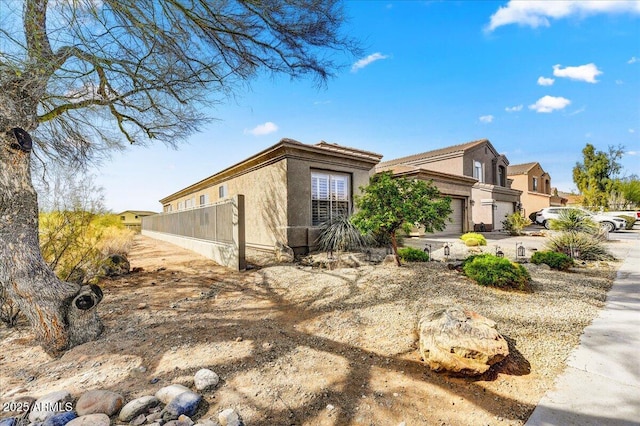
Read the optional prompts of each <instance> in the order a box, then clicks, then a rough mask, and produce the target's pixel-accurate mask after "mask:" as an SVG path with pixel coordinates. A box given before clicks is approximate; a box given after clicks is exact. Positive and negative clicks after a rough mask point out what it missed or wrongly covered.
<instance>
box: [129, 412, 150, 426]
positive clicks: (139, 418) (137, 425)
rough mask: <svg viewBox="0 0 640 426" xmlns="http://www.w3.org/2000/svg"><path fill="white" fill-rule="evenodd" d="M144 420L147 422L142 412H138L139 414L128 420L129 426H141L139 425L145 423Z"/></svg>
mask: <svg viewBox="0 0 640 426" xmlns="http://www.w3.org/2000/svg"><path fill="white" fill-rule="evenodd" d="M146 422H147V416H145V415H144V414H140V415H138V416H136V417H134V419H133V420H131V421H130V422H129V424H130V425H131V426H141V425H143V424H145V423H146Z"/></svg>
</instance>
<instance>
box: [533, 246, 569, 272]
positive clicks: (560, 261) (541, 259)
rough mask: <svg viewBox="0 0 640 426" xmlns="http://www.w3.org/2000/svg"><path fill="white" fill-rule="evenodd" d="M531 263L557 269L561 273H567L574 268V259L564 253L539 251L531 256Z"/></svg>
mask: <svg viewBox="0 0 640 426" xmlns="http://www.w3.org/2000/svg"><path fill="white" fill-rule="evenodd" d="M531 263H535V264H536V265H539V264H541V263H544V264H545V265H549V267H550V268H551V269H557V270H559V271H566V270H567V269H569V268H570V267H571V266H573V259H572V258H571V257H569V256H567V255H566V254H564V253H559V252H557V251H547V250H545V251H537V252H535V253H534V254H533V256H531Z"/></svg>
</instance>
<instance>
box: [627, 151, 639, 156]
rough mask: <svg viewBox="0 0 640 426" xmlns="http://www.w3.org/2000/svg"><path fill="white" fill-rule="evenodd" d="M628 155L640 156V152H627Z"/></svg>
mask: <svg viewBox="0 0 640 426" xmlns="http://www.w3.org/2000/svg"><path fill="white" fill-rule="evenodd" d="M626 154H627V155H638V154H640V152H638V151H627V152H626Z"/></svg>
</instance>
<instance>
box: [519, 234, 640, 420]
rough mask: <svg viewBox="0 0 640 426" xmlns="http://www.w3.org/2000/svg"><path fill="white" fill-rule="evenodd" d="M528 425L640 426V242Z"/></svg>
mask: <svg viewBox="0 0 640 426" xmlns="http://www.w3.org/2000/svg"><path fill="white" fill-rule="evenodd" d="M638 237H639V235H637V234H636V235H635V240H634V241H633V242H632V244H630V248H629V249H628V252H627V253H615V254H616V255H617V256H620V257H623V256H624V257H625V260H624V262H623V264H622V265H621V267H620V270H619V271H618V276H617V278H616V280H615V281H614V284H613V287H612V288H611V290H610V291H609V293H608V294H607V301H606V305H605V307H604V309H602V310H601V311H600V313H599V315H598V316H597V317H596V318H595V319H594V320H593V323H592V324H591V325H589V326H588V327H587V328H585V330H584V333H583V335H582V337H581V339H580V344H579V345H578V347H577V348H576V349H575V350H574V351H573V352H572V353H571V355H570V356H569V358H568V360H567V368H566V369H565V371H564V372H563V373H562V374H561V375H560V376H558V378H557V379H556V382H555V385H554V388H553V389H552V390H551V391H549V392H548V393H547V394H546V395H545V396H544V397H543V398H542V399H541V400H540V402H539V403H538V406H537V407H536V409H535V410H534V411H533V414H532V415H531V417H530V418H529V420H528V421H527V423H526V425H529V426H542V425H554V426H569V425H576V426H577V425H580V426H586V425H602V426H622V425H640V239H639V238H638Z"/></svg>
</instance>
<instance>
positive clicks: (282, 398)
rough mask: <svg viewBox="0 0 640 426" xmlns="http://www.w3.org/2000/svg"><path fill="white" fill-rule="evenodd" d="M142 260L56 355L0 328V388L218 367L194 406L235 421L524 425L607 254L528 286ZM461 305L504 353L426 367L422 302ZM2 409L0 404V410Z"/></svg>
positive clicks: (568, 344) (434, 271) (122, 385)
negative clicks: (488, 364)
mask: <svg viewBox="0 0 640 426" xmlns="http://www.w3.org/2000/svg"><path fill="white" fill-rule="evenodd" d="M130 261H131V266H132V267H137V268H142V270H141V271H139V272H135V273H131V274H129V275H126V276H123V277H120V278H116V279H111V280H105V281H103V282H102V283H101V286H102V287H103V290H104V294H105V298H104V300H103V302H102V304H101V305H100V312H101V317H102V318H103V320H104V323H105V326H106V329H105V332H104V333H103V335H102V336H101V338H100V339H99V340H97V341H95V342H91V343H88V344H85V345H82V346H79V347H76V348H74V349H72V350H70V351H68V352H67V353H66V354H65V355H63V356H62V357H61V358H58V359H52V358H50V357H49V356H47V355H46V354H45V353H44V352H43V351H42V350H41V349H40V348H39V347H38V346H36V345H34V343H33V342H32V340H31V338H32V336H31V334H30V332H29V330H28V328H26V327H24V326H22V327H18V328H13V329H8V328H6V327H4V326H0V343H1V348H2V350H1V351H0V366H1V368H0V399H2V401H5V399H3V398H2V397H3V395H4V394H6V393H7V392H8V391H11V390H14V389H16V388H23V391H22V392H21V393H18V394H17V396H20V395H31V396H41V395H43V394H45V393H47V392H50V391H54V390H60V389H67V390H69V391H71V393H72V394H73V395H74V396H76V397H77V396H79V394H80V393H82V391H84V390H89V389H97V388H102V389H109V390H114V391H116V392H119V393H121V394H122V395H124V396H125V400H127V401H128V400H130V399H133V398H135V397H138V396H142V395H149V394H153V393H155V392H156V391H157V390H158V389H159V388H160V387H163V386H166V385H168V384H171V383H182V384H185V385H187V386H189V385H192V384H193V374H194V373H195V372H196V371H197V370H198V369H200V368H210V369H211V370H213V371H215V372H216V373H218V374H219V375H220V377H221V383H220V384H219V385H218V387H217V388H216V389H215V390H213V391H211V392H206V393H204V397H205V400H206V404H204V406H203V408H202V410H201V411H200V413H199V414H198V416H199V417H200V418H208V417H215V416H216V415H217V413H218V412H219V411H221V410H223V409H225V408H229V407H232V408H235V409H236V411H237V412H239V413H240V415H241V416H242V417H243V418H244V420H245V423H246V424H247V425H251V426H254V425H263V426H267V425H270V426H271V425H399V424H401V422H405V424H406V425H411V426H413V425H521V424H523V423H524V421H526V419H527V418H528V416H529V415H530V413H531V411H532V410H533V408H534V407H535V404H536V403H537V401H538V400H539V399H540V398H541V397H542V395H543V394H544V393H545V391H546V390H548V389H549V388H550V386H551V385H552V383H553V379H554V378H555V377H556V376H557V375H558V374H559V372H561V371H562V369H563V367H564V360H565V359H566V357H567V356H568V354H569V352H570V351H571V350H572V349H573V347H575V345H576V344H577V342H578V340H579V336H580V334H581V332H582V329H583V328H584V327H585V326H586V325H587V324H588V323H589V322H590V321H591V319H592V318H593V317H594V316H595V315H596V313H597V311H598V309H599V308H600V307H601V306H602V304H603V301H604V297H605V294H606V291H607V289H608V288H609V287H610V285H611V282H612V278H613V276H614V272H615V268H616V267H617V265H616V264H615V263H614V264H598V265H595V266H597V267H584V268H583V269H582V270H580V271H574V272H571V273H558V272H552V271H546V270H543V269H540V270H539V271H538V270H533V271H532V277H533V279H534V288H535V290H536V291H535V292H534V293H533V294H524V293H507V292H503V291H500V290H496V289H491V288H481V287H479V286H478V285H476V284H474V283H472V282H470V281H469V280H468V279H466V278H464V277H461V276H460V275H459V274H458V273H457V272H455V271H449V270H448V269H447V268H446V266H445V265H444V264H441V263H439V262H432V263H429V264H426V265H410V266H404V267H402V268H396V267H394V266H381V265H378V266H366V267H361V268H351V269H343V270H334V271H327V270H318V269H311V268H308V267H302V266H299V265H288V266H275V267H269V268H263V269H256V270H251V271H247V272H232V271H229V270H228V269H225V268H222V267H220V266H218V265H216V264H215V263H213V262H212V261H209V260H207V259H205V258H203V257H200V256H198V255H196V254H192V253H191V252H188V251H186V250H183V249H180V248H178V247H175V246H173V245H171V244H168V243H164V242H159V241H155V240H151V239H149V238H146V237H141V236H139V237H136V243H135V245H134V248H133V250H132V252H131V254H130ZM451 303H463V304H464V305H465V306H468V307H470V308H472V309H474V310H476V311H477V312H479V313H481V314H482V315H485V316H487V317H489V318H491V319H493V320H495V321H496V322H497V323H498V329H499V331H500V332H501V333H503V335H504V336H505V337H506V338H507V340H508V341H509V343H510V349H511V351H512V355H511V356H510V357H509V358H508V359H507V360H506V361H504V362H503V363H502V364H500V365H499V366H498V367H497V368H496V369H494V370H492V371H491V373H490V374H487V375H485V376H483V377H481V378H477V379H468V378H456V377H448V376H446V375H442V374H439V373H434V372H431V371H429V370H428V368H426V367H425V365H424V364H423V363H422V361H421V359H420V356H419V353H418V351H417V350H416V344H415V343H416V342H415V336H416V335H415V325H416V324H417V320H418V318H419V316H420V313H421V312H427V311H429V310H430V309H431V308H433V307H435V306H441V305H447V304H451ZM0 417H2V416H1V415H0Z"/></svg>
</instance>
